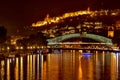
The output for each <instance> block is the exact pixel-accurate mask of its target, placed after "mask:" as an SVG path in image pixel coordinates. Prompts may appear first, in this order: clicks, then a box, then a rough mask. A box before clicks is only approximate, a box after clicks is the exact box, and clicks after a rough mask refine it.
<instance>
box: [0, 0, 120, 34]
mask: <svg viewBox="0 0 120 80" xmlns="http://www.w3.org/2000/svg"><path fill="white" fill-rule="evenodd" d="M119 4H120V0H9V1H6V0H3V1H1V2H0V25H3V26H5V27H6V28H7V29H8V33H10V34H11V33H15V32H16V30H17V28H19V29H22V28H23V26H29V25H31V24H32V23H33V22H36V21H38V20H42V19H43V18H44V17H45V15H46V14H50V15H51V16H56V15H60V14H63V13H65V12H71V11H78V10H81V9H83V10H85V9H87V7H88V6H90V7H91V8H92V9H100V8H105V9H115V8H120V6H119Z"/></svg>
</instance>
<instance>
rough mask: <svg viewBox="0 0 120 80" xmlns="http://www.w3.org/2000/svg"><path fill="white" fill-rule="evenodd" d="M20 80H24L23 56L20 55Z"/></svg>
mask: <svg viewBox="0 0 120 80" xmlns="http://www.w3.org/2000/svg"><path fill="white" fill-rule="evenodd" d="M20 80H23V57H20Z"/></svg>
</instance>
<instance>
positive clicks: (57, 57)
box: [0, 50, 120, 80]
mask: <svg viewBox="0 0 120 80" xmlns="http://www.w3.org/2000/svg"><path fill="white" fill-rule="evenodd" d="M119 66H120V54H119V53H113V52H109V51H94V54H93V53H90V54H88V53H81V51H79V50H62V51H61V50H54V52H53V53H52V54H46V55H40V54H31V55H27V56H24V57H15V58H6V59H4V60H0V80H117V79H120V76H119V74H120V70H119Z"/></svg>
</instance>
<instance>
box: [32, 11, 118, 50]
mask: <svg viewBox="0 0 120 80" xmlns="http://www.w3.org/2000/svg"><path fill="white" fill-rule="evenodd" d="M96 14H97V15H98V13H96ZM99 14H100V13H99ZM68 15H69V14H68ZM70 15H71V13H70ZM92 15H93V12H90V11H89V10H87V11H86V14H84V13H83V14H81V15H77V16H72V17H71V16H70V17H65V18H61V17H56V18H53V19H54V20H55V21H56V22H54V20H53V19H51V18H49V15H47V17H46V18H45V21H44V22H43V23H46V25H44V26H43V25H42V26H40V25H39V26H35V27H33V28H34V29H36V28H37V30H38V32H39V31H42V33H44V34H45V36H47V38H48V39H47V41H48V46H49V47H51V48H64V49H66V48H67V49H73V48H74V49H102V50H114V49H118V45H116V44H117V42H116V39H117V38H118V34H119V30H120V29H119V27H118V26H116V24H112V23H110V24H106V23H105V22H104V18H101V17H103V16H110V15H107V14H103V16H99V18H100V19H98V20H96V17H97V18H98V16H92ZM94 15H95V13H94ZM114 16H116V15H112V17H114ZM57 19H58V21H57ZM59 19H60V20H59ZM106 20H107V19H106ZM52 21H53V22H52ZM108 22H109V21H108ZM34 25H35V24H34Z"/></svg>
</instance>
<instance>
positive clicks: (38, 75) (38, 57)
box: [37, 55, 40, 80]
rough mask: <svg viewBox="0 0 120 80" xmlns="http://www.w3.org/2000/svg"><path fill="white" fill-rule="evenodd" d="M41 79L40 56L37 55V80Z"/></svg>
mask: <svg viewBox="0 0 120 80" xmlns="http://www.w3.org/2000/svg"><path fill="white" fill-rule="evenodd" d="M39 79H40V55H37V80H39Z"/></svg>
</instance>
